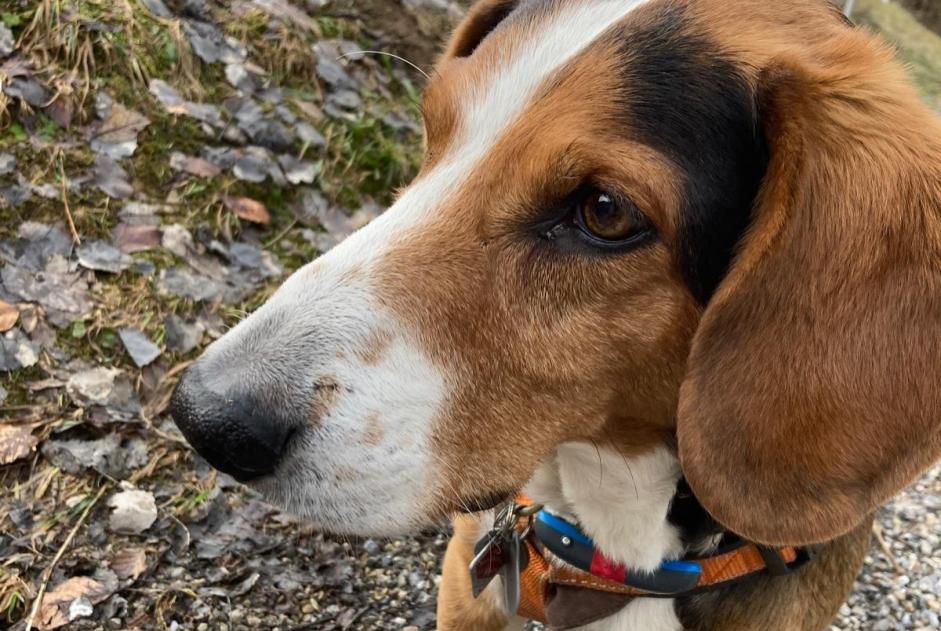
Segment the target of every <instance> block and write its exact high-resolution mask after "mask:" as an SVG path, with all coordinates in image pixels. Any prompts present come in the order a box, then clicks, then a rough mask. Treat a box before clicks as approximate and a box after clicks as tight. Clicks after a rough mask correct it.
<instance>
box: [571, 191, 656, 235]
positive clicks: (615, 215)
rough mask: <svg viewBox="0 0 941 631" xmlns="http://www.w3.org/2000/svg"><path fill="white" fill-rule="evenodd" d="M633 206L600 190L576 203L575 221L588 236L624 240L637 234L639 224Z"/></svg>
mask: <svg viewBox="0 0 941 631" xmlns="http://www.w3.org/2000/svg"><path fill="white" fill-rule="evenodd" d="M638 214H639V213H637V212H636V211H635V209H634V207H633V206H632V205H631V204H630V202H627V201H625V200H620V199H618V198H615V197H613V196H611V195H608V194H606V193H602V192H593V193H591V194H589V195H587V196H586V197H585V198H583V199H582V200H581V202H580V203H579V204H578V212H577V214H576V221H577V222H578V224H579V226H580V227H581V228H582V230H584V231H585V232H586V233H587V234H588V235H589V236H591V237H594V238H595V239H600V240H601V241H624V240H625V239H629V238H630V237H632V236H634V235H635V234H637V233H638V232H639V231H640V230H641V229H642V228H643V226H642V225H641V224H640V221H639V218H638Z"/></svg>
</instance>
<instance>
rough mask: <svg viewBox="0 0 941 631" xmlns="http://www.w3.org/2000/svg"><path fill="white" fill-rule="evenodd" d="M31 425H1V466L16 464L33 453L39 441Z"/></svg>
mask: <svg viewBox="0 0 941 631" xmlns="http://www.w3.org/2000/svg"><path fill="white" fill-rule="evenodd" d="M32 429H33V428H32V426H31V425H0V465H4V464H10V463H11V462H16V461H17V460H19V459H20V458H25V457H26V456H28V455H29V454H31V453H32V452H33V450H34V449H35V448H36V445H37V444H39V439H38V438H36V437H35V436H33V434H32Z"/></svg>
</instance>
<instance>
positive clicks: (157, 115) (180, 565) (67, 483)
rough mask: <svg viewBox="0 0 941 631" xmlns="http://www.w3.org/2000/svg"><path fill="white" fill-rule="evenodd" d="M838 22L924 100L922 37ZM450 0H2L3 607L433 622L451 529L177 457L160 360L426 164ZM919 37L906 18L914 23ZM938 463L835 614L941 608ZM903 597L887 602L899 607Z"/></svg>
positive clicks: (874, 619) (110, 620) (880, 18)
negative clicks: (431, 96) (292, 500)
mask: <svg viewBox="0 0 941 631" xmlns="http://www.w3.org/2000/svg"><path fill="white" fill-rule="evenodd" d="M859 7H860V8H859V19H860V20H862V21H864V22H866V23H867V24H871V25H874V26H875V27H876V28H879V29H880V30H882V31H883V32H885V33H886V35H887V36H888V37H890V38H891V39H893V41H895V42H896V43H897V44H898V45H899V46H900V50H901V52H902V54H903V55H904V56H905V57H906V59H908V60H909V61H910V63H911V64H912V66H913V69H914V72H915V75H916V77H917V78H918V80H919V84H920V85H921V87H922V89H923V92H924V94H925V97H926V99H928V100H929V101H930V102H932V103H935V104H937V106H941V100H939V95H941V43H939V40H938V39H937V38H936V37H935V36H933V35H930V33H929V32H928V31H927V30H926V29H923V28H922V27H920V26H919V25H918V24H917V22H915V21H914V20H913V19H912V18H911V16H910V15H908V14H907V13H905V12H904V11H902V10H901V8H900V7H898V6H897V5H895V4H891V3H890V4H884V3H882V2H881V1H879V0H862V1H861V2H860V3H859ZM461 12H462V9H461V3H451V2H448V1H447V0H368V1H363V0H356V1H354V0H343V1H339V0H338V1H331V0H225V1H224V0H4V1H3V2H0V489H2V491H0V628H11V629H16V630H18V631H20V630H23V629H26V628H27V627H30V626H31V627H32V628H38V629H56V628H69V629H102V628H104V629H196V630H204V629H232V630H235V629H259V628H263V629H282V630H286V629H317V630H320V629H324V630H331V629H403V628H405V629H408V628H411V629H433V628H434V627H435V619H434V601H435V594H436V588H437V581H438V580H439V575H438V572H439V564H440V558H441V554H442V552H443V550H444V546H445V544H446V541H447V527H446V526H444V525H442V527H441V528H440V529H439V530H437V531H433V532H428V533H424V534H423V535H421V536H417V537H413V538H407V539H399V540H391V541H375V540H355V541H354V540H343V539H337V538H331V537H326V536H324V535H322V534H320V533H317V532H315V531H314V530H313V529H312V528H311V527H310V526H309V525H306V524H304V523H303V522H301V521H298V520H297V519H295V518H293V517H291V516H290V515H285V514H283V513H281V512H279V511H278V510H276V509H274V508H273V507H271V506H269V505H267V504H265V503H264V502H262V501H261V500H260V499H259V498H258V497H256V496H254V495H253V494H252V493H251V492H250V491H248V490H246V489H245V488H244V487H242V486H240V485H238V484H237V483H235V482H234V481H233V480H232V479H231V478H229V477H228V476H225V475H221V474H217V473H216V472H214V471H213V470H211V469H210V468H209V467H208V466H207V465H206V464H205V463H204V462H203V461H202V460H201V459H199V458H198V457H196V456H194V455H193V453H192V452H191V451H190V450H189V449H188V448H187V446H186V445H185V443H184V442H183V441H182V439H181V437H180V435H179V433H178V432H177V430H176V428H175V426H174V425H173V424H172V423H171V422H170V421H169V419H168V417H167V415H166V407H167V403H168V401H169V396H170V393H171V392H172V388H173V386H174V385H175V383H176V379H177V377H178V376H179V374H180V372H181V371H182V370H183V369H184V368H185V367H186V366H187V365H188V364H189V362H191V361H192V360H193V359H194V358H195V357H197V356H198V355H199V353H200V350H201V349H202V348H204V347H205V346H206V345H208V344H209V343H210V342H211V341H212V340H214V339H216V338H218V337H219V336H220V335H222V333H223V332H224V331H225V330H226V329H227V328H228V327H230V326H231V325H232V324H234V323H235V322H237V321H238V320H239V319H240V318H241V317H243V316H244V314H245V313H247V312H250V311H251V310H252V309H254V308H255V307H256V306H257V305H259V304H260V303H261V302H263V301H264V299H265V298H266V297H267V296H268V295H270V293H271V292H272V291H273V290H274V288H275V287H276V286H277V285H278V283H279V282H280V281H281V280H283V278H284V277H285V276H286V275H287V274H288V273H289V272H290V271H291V270H293V269H295V268H297V267H298V266H300V265H301V264H302V263H304V262H306V261H308V260H311V259H312V258H314V257H315V256H317V255H318V254H320V253H322V252H324V251H326V250H329V249H330V248H331V247H332V246H333V245H334V244H336V243H337V242H338V241H339V240H341V239H342V238H344V237H345V236H346V235H348V234H350V233H351V232H352V231H353V230H355V229H356V228H357V227H359V226H361V225H363V224H364V223H366V222H368V221H369V220H370V219H371V218H373V217H375V216H376V215H377V214H378V213H380V212H382V210H383V209H384V208H385V207H386V206H387V205H388V203H389V202H390V199H391V196H392V194H393V191H394V189H395V188H396V187H397V186H399V185H401V184H403V183H405V182H407V181H408V179H409V178H410V177H411V176H412V175H413V174H414V173H415V171H416V169H417V166H418V164H419V161H420V144H421V137H420V128H419V127H418V120H419V116H418V110H417V99H418V95H419V93H420V90H421V86H422V76H421V73H419V72H417V71H416V70H414V69H413V68H412V67H411V66H409V65H408V64H405V63H402V62H400V61H398V60H396V59H394V58H391V57H388V56H383V55H379V54H372V53H370V54H365V55H364V54H362V53H360V52H359V51H363V50H369V51H388V52H394V53H396V54H398V55H401V56H403V57H406V58H407V59H409V60H410V61H411V62H413V63H414V64H416V65H418V66H419V67H421V68H425V69H427V68H429V67H430V65H431V64H432V63H433V60H434V58H435V55H436V54H437V50H438V47H439V40H440V38H441V36H442V35H443V34H444V33H445V32H446V31H447V29H448V28H449V25H450V24H452V23H453V22H454V20H455V19H457V18H458V17H459V16H460V14H461ZM926 33H928V35H926ZM938 497H939V486H938V476H937V472H933V473H932V474H930V475H929V476H928V477H926V478H925V479H924V480H922V481H921V482H920V483H919V485H916V486H914V487H912V489H911V490H910V491H909V492H908V493H907V494H905V495H903V496H902V497H901V498H899V499H898V500H897V501H896V502H895V503H894V504H893V505H892V506H890V507H889V508H887V509H885V510H884V511H883V512H882V513H881V514H880V519H879V524H880V529H879V531H878V537H877V538H876V539H875V543H874V546H873V551H872V554H871V556H870V558H869V559H868V561H867V568H866V570H865V572H864V574H863V576H862V577H861V579H860V582H859V583H858V586H857V590H856V591H855V592H854V595H853V597H852V598H851V599H850V602H849V603H848V604H847V606H846V607H845V608H844V610H843V611H841V614H840V618H839V619H838V621H837V622H836V623H835V624H836V626H835V627H834V628H837V629H880V628H881V629H895V628H910V629H929V628H939V625H938V622H937V621H938V615H941V605H939V603H938V599H939V594H941V562H939V561H938V559H941V553H939V552H938V551H939V548H941V544H939V541H938V535H937V521H936V519H937V518H936V517H932V515H933V514H934V512H935V511H936V510H937V507H938V503H939V499H938ZM906 616H907V618H906Z"/></svg>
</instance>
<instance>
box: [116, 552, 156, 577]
mask: <svg viewBox="0 0 941 631" xmlns="http://www.w3.org/2000/svg"><path fill="white" fill-rule="evenodd" d="M111 569H112V570H114V573H115V574H117V575H118V578H122V579H127V578H129V579H131V580H132V581H135V580H137V577H138V576H140V575H141V574H143V573H144V570H146V569H147V555H146V554H145V553H144V550H143V549H142V548H125V549H124V550H121V551H119V552H118V553H117V554H115V555H114V558H113V559H112V560H111Z"/></svg>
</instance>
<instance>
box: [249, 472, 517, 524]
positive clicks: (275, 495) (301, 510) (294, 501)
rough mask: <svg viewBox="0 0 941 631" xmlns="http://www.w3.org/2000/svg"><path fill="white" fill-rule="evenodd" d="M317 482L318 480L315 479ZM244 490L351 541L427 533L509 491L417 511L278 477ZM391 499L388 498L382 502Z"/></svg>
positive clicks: (359, 491)
mask: <svg viewBox="0 0 941 631" xmlns="http://www.w3.org/2000/svg"><path fill="white" fill-rule="evenodd" d="M316 478H318V479H322V478H320V476H316ZM248 486H249V487H251V488H253V489H254V490H256V491H258V492H259V493H260V494H261V495H262V496H263V497H264V498H265V500H267V501H268V502H270V503H272V504H274V505H275V506H277V507H279V508H280V509H281V510H283V511H285V512H287V513H290V514H293V515H296V516H298V517H300V518H302V519H304V520H305V521H308V522H310V523H311V525H312V526H314V527H316V528H318V529H319V530H321V531H323V532H327V533H330V534H334V535H342V536H352V537H398V536H405V535H414V534H417V533H419V532H421V531H423V530H426V529H428V528H439V527H440V526H441V525H442V524H443V522H445V521H446V520H447V519H448V518H449V517H451V516H453V515H455V514H470V513H478V512H484V511H488V510H492V509H493V508H495V507H497V506H499V505H500V504H502V503H504V502H506V501H508V500H510V499H512V498H513V497H514V495H515V492H514V491H508V490H499V491H485V492H482V493H480V494H478V495H474V496H470V497H464V498H460V499H457V500H455V501H454V503H453V504H452V505H450V506H441V505H440V504H438V503H437V502H435V503H434V504H435V505H436V506H435V509H434V510H431V511H428V510H426V509H427V508H428V506H427V504H426V506H425V509H423V508H421V504H423V502H415V503H413V504H406V505H402V504H400V503H399V502H384V501H381V496H382V495H384V494H383V493H370V492H368V491H366V490H365V489H364V488H363V487H358V488H355V489H348V491H349V492H347V493H343V492H337V489H333V490H330V489H329V488H328V485H323V484H322V483H318V481H315V480H308V481H305V482H301V481H299V480H297V479H296V478H295V479H293V480H292V479H290V478H289V479H288V480H287V481H286V480H285V478H284V477H281V476H277V475H274V476H265V477H263V478H258V479H256V480H252V481H251V482H249V483H248ZM386 499H391V498H388V497H387V498H386Z"/></svg>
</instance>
